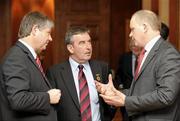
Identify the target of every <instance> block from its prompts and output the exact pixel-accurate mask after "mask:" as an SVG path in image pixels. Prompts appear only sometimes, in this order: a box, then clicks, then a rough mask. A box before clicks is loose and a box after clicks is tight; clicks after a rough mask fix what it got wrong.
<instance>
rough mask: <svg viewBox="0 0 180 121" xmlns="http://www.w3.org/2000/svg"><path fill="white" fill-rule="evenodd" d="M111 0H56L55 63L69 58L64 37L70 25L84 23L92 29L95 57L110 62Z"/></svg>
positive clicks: (83, 24)
mask: <svg viewBox="0 0 180 121" xmlns="http://www.w3.org/2000/svg"><path fill="white" fill-rule="evenodd" d="M109 14H110V0H56V1H55V24H56V26H55V39H54V42H53V43H52V44H53V45H52V47H53V48H52V49H53V50H52V52H53V63H59V62H61V61H64V60H65V59H67V58H68V52H67V50H66V46H65V43H64V37H65V33H66V31H67V29H68V28H69V27H70V26H77V25H82V26H86V27H88V28H89V29H90V30H91V38H92V43H93V57H92V58H96V59H100V60H104V61H106V62H109V23H110V22H109V19H110V17H109V16H110V15H109Z"/></svg>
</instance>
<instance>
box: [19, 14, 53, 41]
mask: <svg viewBox="0 0 180 121" xmlns="http://www.w3.org/2000/svg"><path fill="white" fill-rule="evenodd" d="M34 25H37V27H38V28H39V29H43V28H45V27H49V28H52V27H54V22H53V21H52V20H51V19H49V18H48V17H47V16H46V15H44V14H42V13H40V12H38V11H33V12H29V13H28V14H26V15H25V16H24V17H23V19H22V21H21V23H20V27H19V32H18V37H19V38H24V37H27V36H29V35H30V33H31V31H32V28H33V26H34Z"/></svg>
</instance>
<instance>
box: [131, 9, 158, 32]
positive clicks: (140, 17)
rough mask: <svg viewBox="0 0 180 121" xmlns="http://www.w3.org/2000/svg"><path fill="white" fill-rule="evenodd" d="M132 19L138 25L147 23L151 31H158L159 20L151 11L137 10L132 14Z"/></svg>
mask: <svg viewBox="0 0 180 121" xmlns="http://www.w3.org/2000/svg"><path fill="white" fill-rule="evenodd" d="M132 19H135V21H136V22H137V23H138V24H140V25H141V24H143V23H147V24H149V25H150V27H151V28H152V30H155V31H157V30H158V31H160V28H161V21H160V20H159V18H158V16H157V15H156V14H155V13H154V12H152V11H149V10H139V11H137V12H136V13H134V14H133V16H132Z"/></svg>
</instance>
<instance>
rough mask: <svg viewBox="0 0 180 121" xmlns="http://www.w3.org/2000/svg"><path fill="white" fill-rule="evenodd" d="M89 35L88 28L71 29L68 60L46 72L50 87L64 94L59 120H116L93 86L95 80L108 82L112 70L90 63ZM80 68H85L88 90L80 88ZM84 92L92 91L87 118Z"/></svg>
mask: <svg viewBox="0 0 180 121" xmlns="http://www.w3.org/2000/svg"><path fill="white" fill-rule="evenodd" d="M89 32H90V31H89V29H87V28H86V27H78V26H75V27H70V28H69V29H68V31H67V32H66V36H65V43H66V47H67V49H68V51H69V53H70V55H69V59H68V60H67V61H65V62H63V63H61V64H57V65H54V66H53V67H51V68H50V69H49V70H48V71H47V77H48V78H49V80H50V82H51V84H52V85H53V86H54V87H55V88H58V89H60V90H61V92H62V96H61V101H60V102H59V105H58V106H57V110H58V114H57V115H58V120H59V121H81V120H82V121H100V120H101V121H111V119H112V117H113V110H114V109H112V108H111V107H110V106H109V105H107V104H106V103H105V102H104V101H103V99H102V98H99V96H98V92H97V90H96V86H95V83H94V80H98V81H101V82H102V83H106V82H107V79H108V78H107V77H108V74H109V68H108V65H107V64H106V63H103V62H100V61H95V60H90V59H91V55H92V44H91V37H90V35H89ZM78 65H83V66H84V68H83V72H84V74H85V77H86V81H87V82H85V83H84V84H87V85H88V89H87V88H86V89H84V88H83V90H81V89H80V88H79V87H81V86H80V85H79V84H80V81H79V79H78V78H79V74H78V72H79V70H80V69H79V68H78ZM84 90H89V91H88V92H89V93H88V94H89V98H85V99H86V100H89V99H90V104H88V105H89V106H90V108H88V109H89V110H91V111H90V112H91V113H88V115H87V116H86V117H85V118H84V115H83V114H85V113H86V112H89V110H86V109H85V108H84V109H85V111H84V112H83V111H82V107H86V106H82V102H81V92H82V93H85V92H84ZM86 93H87V92H86ZM82 97H84V96H82ZM84 102H85V100H84ZM89 106H87V107H89ZM111 111H112V112H111Z"/></svg>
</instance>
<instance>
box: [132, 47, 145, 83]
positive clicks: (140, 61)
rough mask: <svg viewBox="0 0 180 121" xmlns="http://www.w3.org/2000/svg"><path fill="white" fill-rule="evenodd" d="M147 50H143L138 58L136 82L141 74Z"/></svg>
mask: <svg viewBox="0 0 180 121" xmlns="http://www.w3.org/2000/svg"><path fill="white" fill-rule="evenodd" d="M145 52H146V50H145V49H142V51H141V53H140V55H139V56H138V58H137V59H138V60H137V68H136V71H135V75H134V79H135V80H136V79H137V77H138V74H139V71H140V66H141V63H142V60H143V58H144V54H145Z"/></svg>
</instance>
